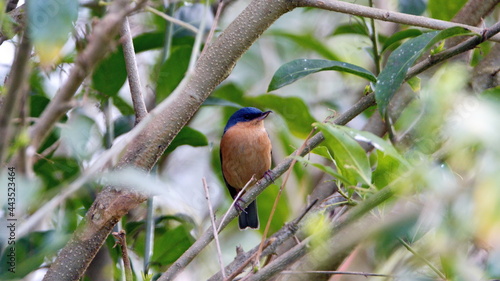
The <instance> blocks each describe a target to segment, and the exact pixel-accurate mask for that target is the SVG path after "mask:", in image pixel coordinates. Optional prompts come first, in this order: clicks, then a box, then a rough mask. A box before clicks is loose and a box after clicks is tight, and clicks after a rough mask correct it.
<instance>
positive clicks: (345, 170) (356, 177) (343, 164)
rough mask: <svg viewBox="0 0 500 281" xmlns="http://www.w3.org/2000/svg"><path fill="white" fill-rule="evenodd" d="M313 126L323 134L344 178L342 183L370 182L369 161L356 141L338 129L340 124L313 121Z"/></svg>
mask: <svg viewBox="0 0 500 281" xmlns="http://www.w3.org/2000/svg"><path fill="white" fill-rule="evenodd" d="M314 126H317V127H318V129H320V130H321V132H322V133H323V135H324V136H325V145H326V147H327V148H328V150H329V151H330V153H331V154H332V155H333V158H334V159H335V164H336V165H337V169H338V173H339V174H340V175H341V176H342V177H343V178H344V180H345V181H344V184H347V185H357V183H358V182H361V183H363V184H367V185H369V184H371V169H370V161H369V159H368V157H367V155H366V152H365V151H364V150H363V148H362V147H361V146H360V145H359V144H358V142H356V140H354V139H353V138H352V137H351V136H349V134H347V133H346V132H345V131H344V130H342V129H340V128H339V127H340V126H337V125H332V124H325V123H315V124H314ZM341 180H342V179H341Z"/></svg>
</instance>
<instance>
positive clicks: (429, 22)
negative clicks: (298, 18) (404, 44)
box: [297, 0, 500, 42]
mask: <svg viewBox="0 0 500 281" xmlns="http://www.w3.org/2000/svg"><path fill="white" fill-rule="evenodd" d="M297 3H298V5H299V6H301V7H315V8H319V9H324V10H330V11H335V12H340V13H345V14H350V15H354V16H360V17H367V18H372V19H377V20H382V21H389V22H395V23H400V24H406V25H413V26H420V27H425V28H430V29H436V30H442V29H447V28H450V27H454V26H461V27H464V28H466V29H468V30H471V31H473V32H475V33H478V34H481V32H483V29H481V28H478V27H475V26H471V25H466V24H460V23H453V22H449V21H443V20H437V19H432V18H427V17H422V16H414V15H409V14H403V13H398V12H393V11H388V10H382V9H377V8H371V7H366V6H362V5H357V4H351V3H347V2H344V1H338V0H321V1H318V0H297ZM490 40H491V41H495V42H500V35H495V36H493V37H491V38H490Z"/></svg>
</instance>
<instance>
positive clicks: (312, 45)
mask: <svg viewBox="0 0 500 281" xmlns="http://www.w3.org/2000/svg"><path fill="white" fill-rule="evenodd" d="M270 34H271V35H273V36H276V37H282V38H285V39H289V40H291V41H293V42H294V43H296V44H297V45H299V46H300V47H302V49H306V50H311V51H315V52H316V53H318V54H319V55H321V56H323V57H324V58H325V59H329V60H340V58H339V56H337V54H335V53H334V52H333V51H332V50H330V48H329V47H328V46H327V45H326V44H325V41H324V40H318V39H317V38H316V37H314V36H313V35H311V33H306V34H295V33H288V32H286V31H271V32H270ZM278 40H279V39H278Z"/></svg>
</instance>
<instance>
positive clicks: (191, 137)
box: [166, 127, 208, 153]
mask: <svg viewBox="0 0 500 281" xmlns="http://www.w3.org/2000/svg"><path fill="white" fill-rule="evenodd" d="M185 144H186V145H190V146H205V145H208V140H207V137H206V136H205V135H204V134H203V133H201V132H200V131H197V130H195V129H193V128H190V127H184V128H182V130H181V131H180V132H179V133H178V134H177V136H175V138H174V140H173V141H172V143H170V145H169V146H168V148H167V151H166V153H170V152H172V151H174V149H176V148H177V147H178V146H181V145H185Z"/></svg>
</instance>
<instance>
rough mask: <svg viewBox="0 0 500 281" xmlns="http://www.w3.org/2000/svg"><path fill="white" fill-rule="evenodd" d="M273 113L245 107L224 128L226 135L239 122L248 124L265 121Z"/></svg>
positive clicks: (234, 114)
mask: <svg viewBox="0 0 500 281" xmlns="http://www.w3.org/2000/svg"><path fill="white" fill-rule="evenodd" d="M269 113H271V111H265V112H262V111H261V110H259V109H257V108H255V107H243V108H242V109H239V110H238V111H236V112H235V113H233V115H231V117H230V118H229V120H228V121H227V124H226V127H225V128H224V133H225V132H226V131H227V130H228V129H229V128H231V127H232V126H234V125H236V124H238V123H239V122H248V121H252V120H255V119H257V118H259V119H260V120H264V118H266V117H267V115H269Z"/></svg>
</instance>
